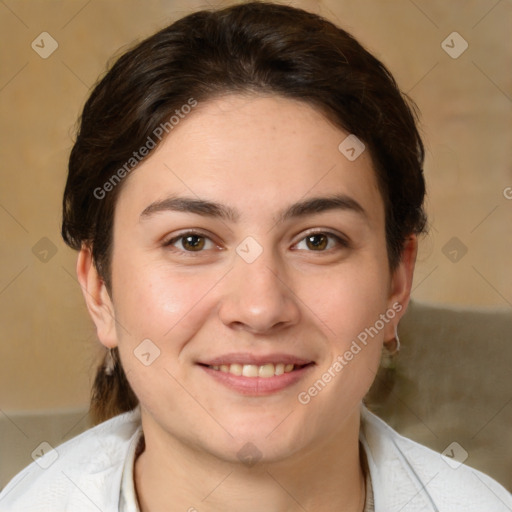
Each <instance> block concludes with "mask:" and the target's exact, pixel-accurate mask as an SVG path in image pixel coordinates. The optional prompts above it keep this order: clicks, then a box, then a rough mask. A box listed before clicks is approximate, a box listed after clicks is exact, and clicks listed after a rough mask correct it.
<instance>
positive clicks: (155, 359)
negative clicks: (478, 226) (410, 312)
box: [0, 3, 512, 512]
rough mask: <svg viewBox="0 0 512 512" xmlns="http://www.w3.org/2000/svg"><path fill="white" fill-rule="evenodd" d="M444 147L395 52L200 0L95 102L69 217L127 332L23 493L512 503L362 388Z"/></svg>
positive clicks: (312, 505)
mask: <svg viewBox="0 0 512 512" xmlns="http://www.w3.org/2000/svg"><path fill="white" fill-rule="evenodd" d="M422 163H423V146H422V142H421V139H420V137H419V134H418V131H417V129H416V125H415V118H414V115H413V113H412V112H411V109H410V107H409V106H408V104H407V102H406V100H405V99H404V98H403V96H402V95H401V94H400V92H399V90H398V88H397V86H396V84H395V82H394V80H393V78H392V77H391V75H390V74H389V72H388V71H387V70H386V69H385V68H384V66H383V65H382V64H381V63H380V62H379V61H378V60H376V59H375V58H374V57H373V56H371V55H370V54H369V53H368V52H367V51H366V50H364V49H363V48H362V47H361V46H360V45H359V43H357V42H356V41H355V40H354V39H353V38H352V37H351V36H350V35H349V34H347V33H346V32H344V31H343V30H341V29H339V28H337V27H335V26H334V25H332V24H331V23H329V22H327V21H326V20H324V19H322V18H319V17H318V16H315V15H313V14H309V13H306V12H305V11H302V10H299V9H294V8H291V7H288V6H278V5H273V4H266V3H247V4H243V5H239V6H235V7H229V8H226V9H223V10H220V11H215V12H209V11H202V12H198V13H195V14H192V15H190V16H187V17H185V18H183V19H181V20H179V21H177V22H175V23H173V24H172V25H171V26H169V27H167V28H165V29H164V30H162V31H161V32H159V33H157V34H155V35H154V36H152V37H150V38H148V39H147V40H145V41H143V42H142V43H140V44H139V45H138V46H136V47H135V48H134V49H132V50H131V51H129V52H128V53H126V54H125V55H123V56H122V57H121V58H120V59H119V60H118V61H117V62H116V63H115V65H114V66H113V67H112V69H111V70H110V71H109V72H108V73H107V75H106V76H105V77H104V78H103V79H102V80H101V82H100V83H99V84H98V85H97V86H96V88H95V89H94V91H93V92H92V94H91V97H90V98H89V100H88V101H87V103H86V105H85V107H84V111H83V115H82V118H81V125H80V129H79V133H78V136H77V140H76V143H75V145H74V147H73V150H72V152H71V156H70V161H69V175H68V181H67V185H66V190H65V193H64V216H63V228H62V232H63V236H64V239H65V241H66V242H67V243H68V244H69V245H70V246H71V247H73V248H75V249H77V250H79V256H78V263H77V273H78V278H79V281H80V284H81V286H82V289H83V291H84V297H85V301H86V304H87V307H88V310H89V313H90V314H91V317H92V319H93V321H94V322H95V325H96V328H97V334H98V338H99V340H100V341H101V343H102V344H103V345H104V346H105V347H106V348H107V349H108V350H107V352H106V356H105V361H104V364H102V366H101V368H100V369H99V370H98V374H97V377H96V381H95V384H94V390H93V397H92V404H91V411H92V413H93V416H94V417H95V418H96V420H97V421H98V422H102V423H101V424H100V425H98V426H96V427H95V428H93V429H91V430H89V431H87V432H85V433H84V434H82V435H80V436H78V437H77V438H75V439H73V440H71V441H69V442H68V443H66V444H64V445H62V446H61V447H59V448H57V454H58V458H57V460H56V461H55V462H54V463H53V464H51V465H50V466H49V467H48V468H47V469H42V468H41V467H40V465H35V464H34V465H31V466H29V467H28V468H27V469H25V470H24V471H22V472H21V473H20V474H19V475H18V476H17V477H15V479H13V481H12V482H11V483H10V484H9V485H8V486H7V488H6V489H5V490H4V491H3V493H2V495H0V498H1V499H0V510H9V511H15V510H31V511H36V510H52V511H60V510H70V511H74V512H76V511H82V510H101V511H114V510H120V511H137V510H139V511H142V512H147V511H164V510H183V511H186V510H188V511H194V510H198V511H214V510H215V511H220V510H222V511H225V510H233V509H235V508H241V507H243V508H244V510H258V511H261V510H272V511H276V512H277V511H284V510H287V511H291V510H309V511H320V510H321V511H323V512H329V511H339V510H343V511H347V512H349V511H350V512H352V511H373V510H375V511H385V512H391V511H399V510H403V511H437V510H440V511H450V512H453V511H455V510H461V511H462V510H464V511H475V512H476V511H479V512H481V511H482V510H492V511H501V510H510V509H511V508H512V499H511V498H510V496H509V494H508V492H507V491H506V490H505V489H503V488H502V487H501V486H500V485H499V484H498V483H496V482H495V481H493V480H492V479H490V478H489V477H487V476H486V475H484V474H482V473H479V472H478V471H476V470H473V469H470V468H469V467H466V466H461V467H459V468H458V469H457V470H456V471H455V470H453V469H452V468H451V467H450V466H449V465H448V464H446V463H445V461H444V460H442V458H441V456H440V455H439V454H437V453H435V452H433V451H431V450H429V449H427V448H425V447H422V446H420V445H418V444H417V443H414V442H412V441H410V440H407V439H405V438H403V437H401V436H399V435H398V434H397V433H395V432H394V431H393V430H392V429H391V428H389V427H388V426H387V425H386V424H384V423H383V422H382V421H381V420H379V419H378V418H377V417H375V416H374V415H373V414H371V413H370V412H369V411H368V410H367V409H366V408H365V407H364V405H363V404H362V400H363V398H364V396H365V394H366V393H367V391H368V389H369V387H370V386H371V384H372V381H373V379H374V377H375V373H376V371H377V368H378V366H379V361H380V357H381V352H382V348H383V347H385V349H386V350H387V351H389V352H394V351H396V350H397V349H398V346H399V342H398V339H397V336H396V329H397V325H398V322H399V320H400V318H401V317H402V315H403V314H404V312H405V310H406V307H407V303H408V301H409V296H410V290H411V282H412V274H413V269H414V264H415V258H416V251H417V236H418V235H419V234H420V233H421V232H422V231H423V230H424V226H425V215H424V212H423V209H422V204H423V198H424V194H425V187H424V180H423V173H422Z"/></svg>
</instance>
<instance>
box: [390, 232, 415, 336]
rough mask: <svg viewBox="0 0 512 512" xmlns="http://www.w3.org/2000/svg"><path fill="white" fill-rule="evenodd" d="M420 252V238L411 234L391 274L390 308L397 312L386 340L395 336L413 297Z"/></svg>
mask: <svg viewBox="0 0 512 512" xmlns="http://www.w3.org/2000/svg"><path fill="white" fill-rule="evenodd" d="M417 254H418V238H417V236H416V235H410V236H409V238H407V240H406V241H405V244H404V248H403V251H402V255H401V258H400V262H399V264H398V266H397V267H396V269H395V270H394V272H393V274H392V275H391V281H390V287H389V299H388V308H389V309H392V310H394V311H395V312H396V315H395V317H394V320H393V321H392V322H390V323H389V324H387V326H386V332H385V337H384V340H386V341H387V340H391V339H393V338H394V337H395V330H396V328H397V326H398V322H400V319H401V318H402V316H403V315H404V313H405V311H406V309H407V306H408V304H409V300H410V298H411V288H412V279H413V274H414V265H415V264H416V256H417Z"/></svg>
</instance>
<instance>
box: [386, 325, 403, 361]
mask: <svg viewBox="0 0 512 512" xmlns="http://www.w3.org/2000/svg"><path fill="white" fill-rule="evenodd" d="M384 346H385V347H386V350H387V352H388V355H390V356H394V355H396V354H398V352H400V337H399V336H398V325H397V326H395V337H394V338H393V339H392V340H389V341H388V342H386V343H384Z"/></svg>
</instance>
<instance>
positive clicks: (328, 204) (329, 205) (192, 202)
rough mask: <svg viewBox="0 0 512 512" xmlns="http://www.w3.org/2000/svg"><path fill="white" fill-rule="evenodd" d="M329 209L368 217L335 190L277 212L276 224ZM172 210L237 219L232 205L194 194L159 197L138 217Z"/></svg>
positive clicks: (355, 203) (355, 204) (238, 215)
mask: <svg viewBox="0 0 512 512" xmlns="http://www.w3.org/2000/svg"><path fill="white" fill-rule="evenodd" d="M330 210H344V211H349V212H353V213H356V214H358V215H361V216H362V217H364V218H365V219H367V213H366V211H365V209H364V208H363V207H362V206H361V205H360V204H359V203H358V202H357V201H356V200H355V199H352V198H351V197H349V196H347V195H344V194H336V195H331V196H326V197H313V198H311V199H306V200H304V201H299V202H297V203H294V204H292V205H291V206H289V207H288V208H286V209H285V210H284V211H282V212H280V213H279V215H278V216H277V219H276V224H279V223H282V222H285V221H287V220H289V219H292V218H298V217H305V216H307V215H312V214H318V213H322V212H326V211H330ZM166 211H175V212H187V213H195V214H197V215H202V216H204V217H212V218H219V219H222V220H227V221H230V222H233V223H236V222H237V221H238V219H239V218H240V213H239V212H238V211H236V210H235V209H233V208H230V207H228V206H225V205H223V204H219V203H216V202H214V201H207V200H204V199H198V198H193V197H172V196H171V197H167V198H165V199H163V200H161V201H155V202H153V203H151V204H150V205H149V206H148V207H147V208H145V209H144V210H143V211H142V213H141V214H140V220H144V219H147V218H149V217H151V216H153V215H154V214H156V213H160V212H166Z"/></svg>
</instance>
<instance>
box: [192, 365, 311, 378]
mask: <svg viewBox="0 0 512 512" xmlns="http://www.w3.org/2000/svg"><path fill="white" fill-rule="evenodd" d="M313 364H314V363H313V362H310V363H306V364H292V363H286V364H285V363H264V364H259V365H256V364H240V363H233V364H221V365H205V364H202V363H200V365H201V366H206V367H207V368H210V369H211V370H214V371H217V372H223V373H230V374H231V375H236V376H238V377H240V376H243V377H249V378H255V377H261V378H263V379H268V378H271V377H277V376H279V375H284V374H285V373H290V372H293V371H297V370H300V369H302V368H305V367H306V366H310V365H313Z"/></svg>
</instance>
